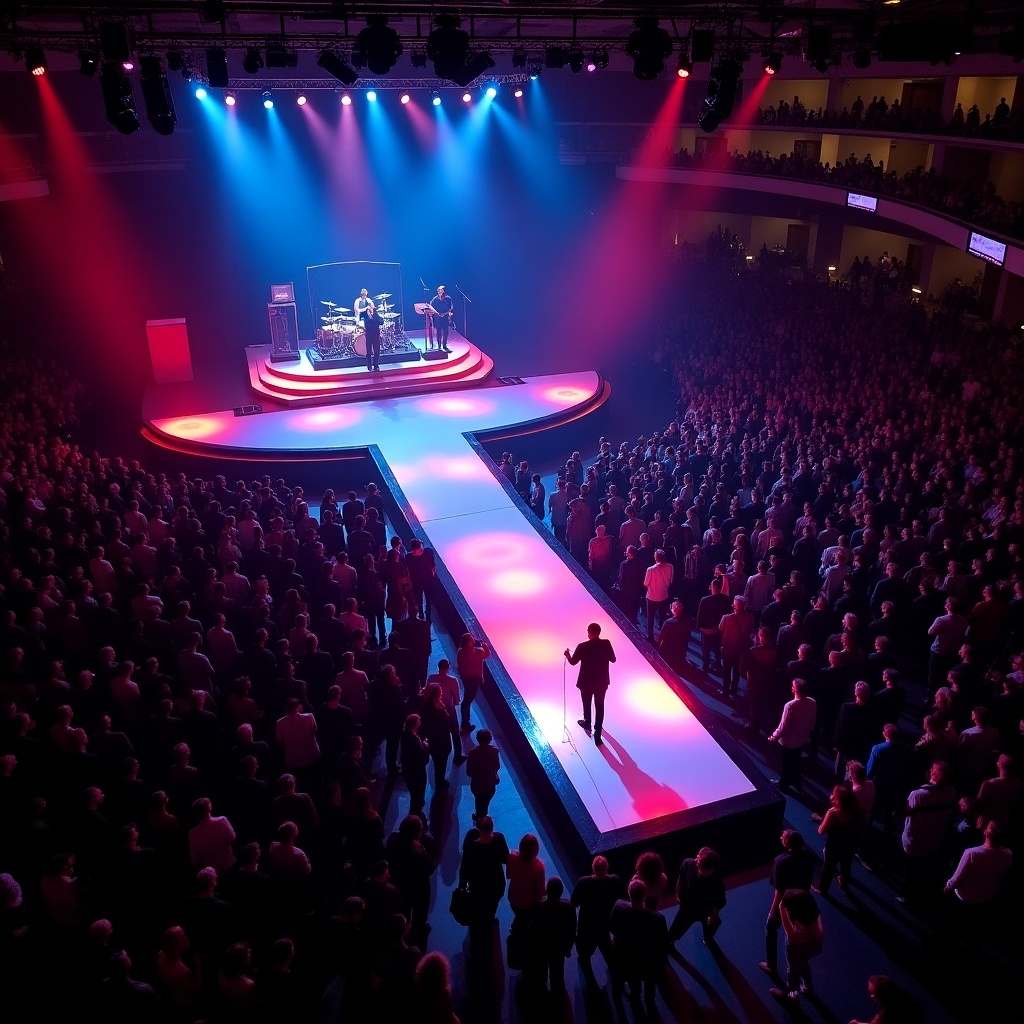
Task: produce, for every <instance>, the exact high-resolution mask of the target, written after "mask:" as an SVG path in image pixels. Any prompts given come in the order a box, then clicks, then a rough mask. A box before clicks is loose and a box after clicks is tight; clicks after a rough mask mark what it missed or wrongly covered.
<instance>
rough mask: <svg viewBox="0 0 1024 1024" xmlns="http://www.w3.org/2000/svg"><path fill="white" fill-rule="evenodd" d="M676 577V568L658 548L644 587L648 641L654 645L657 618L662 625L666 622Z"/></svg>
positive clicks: (645, 576) (645, 578) (645, 577)
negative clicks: (666, 613)
mask: <svg viewBox="0 0 1024 1024" xmlns="http://www.w3.org/2000/svg"><path fill="white" fill-rule="evenodd" d="M674 576H675V568H674V567H673V565H672V563H671V562H670V561H669V560H668V556H667V555H666V554H665V552H664V550H663V549H662V548H658V549H657V550H656V551H655V552H654V565H652V566H651V567H650V568H649V569H648V570H647V572H646V573H645V574H644V587H645V588H646V590H647V640H648V642H650V643H652V644H653V643H654V621H655V618H657V619H658V620H659V621H660V622H661V623H662V624H664V622H665V612H666V611H667V610H668V602H669V598H670V597H671V594H672V580H673V578H674Z"/></svg>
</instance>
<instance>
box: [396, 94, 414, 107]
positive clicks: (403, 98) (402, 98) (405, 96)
mask: <svg viewBox="0 0 1024 1024" xmlns="http://www.w3.org/2000/svg"><path fill="white" fill-rule="evenodd" d="M398 99H399V101H400V102H401V104H402V106H403V107H404V106H405V105H406V103H408V102H409V100H411V99H412V97H411V96H410V95H409V94H408V93H407V92H403V93H402V95H401V96H399V97H398Z"/></svg>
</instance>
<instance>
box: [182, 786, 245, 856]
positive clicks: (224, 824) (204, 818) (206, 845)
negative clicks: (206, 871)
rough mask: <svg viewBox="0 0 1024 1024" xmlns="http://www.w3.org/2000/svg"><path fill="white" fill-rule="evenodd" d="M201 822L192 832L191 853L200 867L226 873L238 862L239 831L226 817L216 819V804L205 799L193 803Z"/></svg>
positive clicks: (189, 849)
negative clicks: (236, 851) (214, 810)
mask: <svg viewBox="0 0 1024 1024" xmlns="http://www.w3.org/2000/svg"><path fill="white" fill-rule="evenodd" d="M192 810H193V811H194V812H195V814H196V817H197V819H198V820H197V821H196V824H195V826H194V827H193V828H192V829H190V830H189V833H188V854H189V858H190V859H191V861H192V863H193V865H194V866H195V867H197V868H213V869H214V870H216V871H226V870H227V869H228V868H229V867H231V865H232V864H234V863H235V851H234V848H233V846H232V844H233V843H234V841H235V830H234V829H233V828H232V827H231V822H230V821H228V819H227V818H225V817H214V816H213V805H212V804H211V803H210V801H209V800H208V799H207V798H206V797H205V796H204V797H200V799H198V800H196V801H195V802H194V803H193V804H192Z"/></svg>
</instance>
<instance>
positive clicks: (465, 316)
mask: <svg viewBox="0 0 1024 1024" xmlns="http://www.w3.org/2000/svg"><path fill="white" fill-rule="evenodd" d="M455 290H456V291H457V292H458V293H459V294H460V295H461V296H462V336H463V337H464V338H465V339H466V341H469V308H468V307H467V305H466V303H467V302H472V301H473V300H472V299H471V298H470V297H469V296H468V295H467V294H466V293H465V292H464V291H463V290H462V289H461V288H460V287H459V286H458V285H456V286H455Z"/></svg>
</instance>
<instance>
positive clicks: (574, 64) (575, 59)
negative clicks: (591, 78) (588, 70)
mask: <svg viewBox="0 0 1024 1024" xmlns="http://www.w3.org/2000/svg"><path fill="white" fill-rule="evenodd" d="M584 60H586V58H585V57H584V56H583V51H582V50H580V49H576V48H573V49H572V50H570V51H569V69H570V70H571V71H572V73H573V74H574V75H578V74H579V73H580V72H581V71H582V70H583V61H584Z"/></svg>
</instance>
